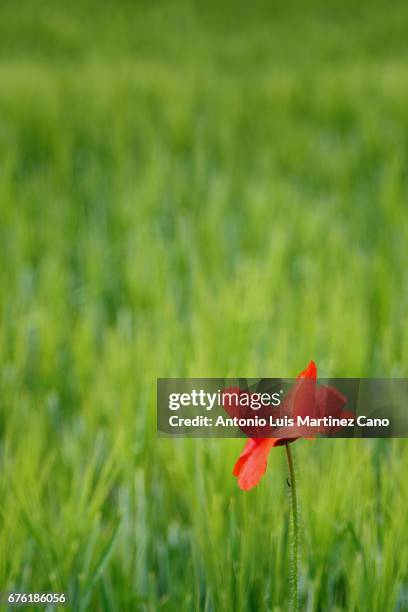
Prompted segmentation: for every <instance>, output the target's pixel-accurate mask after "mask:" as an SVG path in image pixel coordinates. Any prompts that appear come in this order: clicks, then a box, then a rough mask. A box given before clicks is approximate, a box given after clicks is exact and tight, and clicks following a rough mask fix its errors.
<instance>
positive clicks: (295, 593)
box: [285, 442, 299, 612]
mask: <svg viewBox="0 0 408 612" xmlns="http://www.w3.org/2000/svg"><path fill="white" fill-rule="evenodd" d="M285 449H286V457H287V460H288V466H289V478H290V498H291V502H292V528H293V529H292V532H293V548H292V609H293V610H294V612H297V610H299V511H298V500H297V490H296V476H295V466H294V464H293V457H292V453H291V450H290V447H289V444H288V443H287V442H286V444H285Z"/></svg>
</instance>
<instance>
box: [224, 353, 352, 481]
mask: <svg viewBox="0 0 408 612" xmlns="http://www.w3.org/2000/svg"><path fill="white" fill-rule="evenodd" d="M316 380H317V368H316V364H315V363H314V361H311V362H310V363H309V365H308V366H307V368H306V369H305V370H303V372H301V373H300V374H299V376H298V377H297V379H296V383H295V385H294V386H293V388H292V389H291V390H290V391H289V392H288V393H287V395H286V396H285V398H284V399H283V401H282V411H283V413H284V414H286V415H291V416H293V417H295V418H296V417H298V416H306V415H307V416H310V417H323V416H328V415H330V416H334V417H343V416H345V415H346V414H349V413H344V412H343V406H344V404H345V403H346V401H347V400H346V398H345V397H344V396H343V395H342V394H341V393H339V392H338V391H337V390H336V389H334V388H333V387H329V386H321V387H317V382H316ZM246 393H247V392H246ZM227 410H228V412H229V413H230V414H231V413H233V412H236V410H237V406H235V407H234V406H231V404H229V405H228V408H227ZM332 431H333V430H332V429H329V428H324V427H315V428H310V427H308V428H302V427H296V426H293V427H286V428H285V427H278V428H276V429H275V432H276V433H279V437H271V438H269V437H268V438H265V437H259V438H258V437H250V438H249V439H248V441H247V442H246V444H245V447H244V449H243V451H242V453H241V454H240V456H239V457H238V460H237V461H236V463H235V465H234V470H233V475H234V476H236V477H237V478H238V486H239V487H240V488H241V489H243V490H245V491H247V490H249V489H251V488H252V487H254V486H255V485H257V484H258V482H259V481H260V479H261V478H262V476H263V475H264V473H265V471H266V468H267V464H268V456H269V453H270V451H271V449H272V448H274V447H275V446H281V445H283V444H287V443H290V442H294V441H295V440H297V439H298V438H300V437H305V438H307V437H309V438H310V434H311V433H312V434H313V433H331V432H332ZM270 432H271V429H270V428H269V427H267V428H264V429H263V433H264V435H265V433H270Z"/></svg>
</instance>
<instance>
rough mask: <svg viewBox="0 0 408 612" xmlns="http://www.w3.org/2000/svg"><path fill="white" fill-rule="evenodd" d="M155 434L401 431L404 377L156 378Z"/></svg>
mask: <svg viewBox="0 0 408 612" xmlns="http://www.w3.org/2000/svg"><path fill="white" fill-rule="evenodd" d="M157 430H158V434H159V436H165V437H195V438H241V437H251V438H279V439H283V440H291V439H295V438H299V437H316V436H322V437H333V438H406V437H408V379H405V378H377V379H373V378H332V379H327V378H326V379H323V378H319V379H318V380H313V379H309V378H301V379H292V378H159V379H158V380H157Z"/></svg>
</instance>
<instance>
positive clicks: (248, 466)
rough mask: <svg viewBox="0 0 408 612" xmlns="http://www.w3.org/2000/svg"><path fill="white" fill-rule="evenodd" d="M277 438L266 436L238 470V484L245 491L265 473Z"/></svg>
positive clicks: (255, 483)
mask: <svg viewBox="0 0 408 612" xmlns="http://www.w3.org/2000/svg"><path fill="white" fill-rule="evenodd" d="M275 441H276V439H275V438H264V439H262V440H261V441H260V442H259V443H257V444H256V445H255V446H254V447H253V450H252V452H250V453H249V455H248V456H247V458H246V460H245V461H244V462H243V463H241V464H240V465H239V468H238V470H237V476H238V486H239V487H240V489H243V490H244V491H248V490H249V489H252V487H254V486H255V485H257V484H258V482H259V481H260V479H261V478H262V476H263V475H264V474H265V471H266V468H267V465H268V455H269V452H270V450H271V448H272V447H273V445H274V443H275Z"/></svg>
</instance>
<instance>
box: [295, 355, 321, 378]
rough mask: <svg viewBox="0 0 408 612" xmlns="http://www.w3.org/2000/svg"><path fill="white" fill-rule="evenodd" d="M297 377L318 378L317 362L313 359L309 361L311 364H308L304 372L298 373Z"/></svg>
mask: <svg viewBox="0 0 408 612" xmlns="http://www.w3.org/2000/svg"><path fill="white" fill-rule="evenodd" d="M297 378H298V379H299V378H313V379H314V380H316V378H317V367H316V364H315V362H314V361H313V359H312V360H311V361H310V362H309V365H308V366H307V368H306V370H303V372H301V373H300V374H298V377H297Z"/></svg>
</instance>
